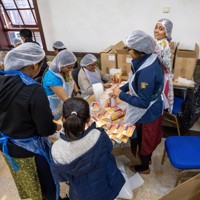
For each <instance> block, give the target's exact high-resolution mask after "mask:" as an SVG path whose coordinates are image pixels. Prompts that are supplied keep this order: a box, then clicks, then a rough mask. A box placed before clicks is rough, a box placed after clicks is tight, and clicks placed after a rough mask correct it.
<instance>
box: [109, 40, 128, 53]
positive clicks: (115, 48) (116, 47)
mask: <svg viewBox="0 0 200 200" xmlns="http://www.w3.org/2000/svg"><path fill="white" fill-rule="evenodd" d="M124 47H125V44H124V43H123V41H120V42H118V43H117V44H115V45H113V46H112V51H113V52H114V53H118V52H117V51H119V50H124Z"/></svg>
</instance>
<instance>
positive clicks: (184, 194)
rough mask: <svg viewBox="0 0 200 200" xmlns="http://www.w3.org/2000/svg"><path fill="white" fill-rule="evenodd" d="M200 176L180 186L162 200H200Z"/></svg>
mask: <svg viewBox="0 0 200 200" xmlns="http://www.w3.org/2000/svg"><path fill="white" fill-rule="evenodd" d="M199 188H200V175H197V176H195V177H193V178H191V179H189V180H188V181H186V182H184V183H182V184H180V185H178V186H177V187H176V188H174V189H173V190H172V191H171V192H169V193H168V194H167V195H165V196H164V197H162V198H161V199H160V200H199V199H200V189H199Z"/></svg>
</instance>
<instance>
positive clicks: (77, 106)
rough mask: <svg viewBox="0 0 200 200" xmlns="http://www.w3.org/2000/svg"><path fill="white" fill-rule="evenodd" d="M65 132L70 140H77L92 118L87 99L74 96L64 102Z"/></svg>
mask: <svg viewBox="0 0 200 200" xmlns="http://www.w3.org/2000/svg"><path fill="white" fill-rule="evenodd" d="M63 118H64V123H63V127H64V132H65V135H66V137H67V138H68V139H69V140H75V139H76V138H77V137H78V135H80V134H81V133H82V132H83V131H84V129H85V124H86V122H87V121H88V119H89V118H90V109H89V104H88V102H87V101H86V100H84V99H82V98H79V97H73V98H70V99H67V100H66V101H65V102H64V104H63Z"/></svg>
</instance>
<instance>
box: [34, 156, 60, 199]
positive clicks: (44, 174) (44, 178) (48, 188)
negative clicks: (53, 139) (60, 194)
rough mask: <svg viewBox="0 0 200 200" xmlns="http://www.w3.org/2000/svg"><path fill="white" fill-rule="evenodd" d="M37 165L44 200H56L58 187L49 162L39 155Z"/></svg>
mask: <svg viewBox="0 0 200 200" xmlns="http://www.w3.org/2000/svg"><path fill="white" fill-rule="evenodd" d="M35 163H36V167H37V172H38V177H39V180H40V185H41V190H42V195H43V198H44V200H55V199H56V185H55V183H54V180H53V176H52V173H51V170H50V167H49V164H48V162H47V161H46V159H45V158H44V157H43V156H39V155H37V156H35Z"/></svg>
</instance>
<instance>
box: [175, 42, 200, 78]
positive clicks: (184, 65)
mask: <svg viewBox="0 0 200 200" xmlns="http://www.w3.org/2000/svg"><path fill="white" fill-rule="evenodd" d="M198 56H199V46H198V44H197V43H195V48H194V50H186V49H179V48H178V47H177V50H176V55H175V63H174V80H176V79H177V78H178V77H181V78H186V79H188V80H193V74H194V70H195V67H196V63H197V59H198Z"/></svg>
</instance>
